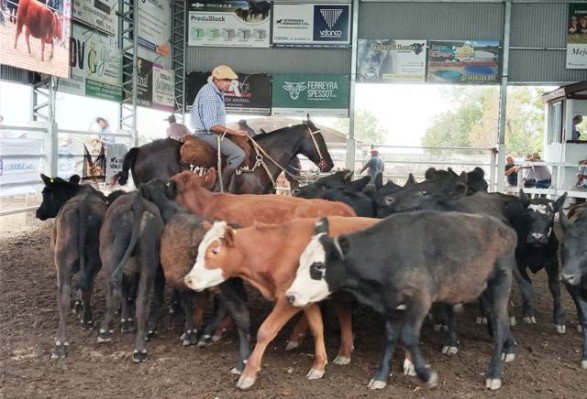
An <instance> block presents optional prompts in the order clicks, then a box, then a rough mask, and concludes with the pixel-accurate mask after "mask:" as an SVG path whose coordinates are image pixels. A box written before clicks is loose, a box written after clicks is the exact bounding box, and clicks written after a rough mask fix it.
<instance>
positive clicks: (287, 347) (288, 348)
mask: <svg viewBox="0 0 587 399" xmlns="http://www.w3.org/2000/svg"><path fill="white" fill-rule="evenodd" d="M299 347H300V343H299V342H298V341H287V345H285V351H286V352H289V351H292V350H294V349H298V348H299Z"/></svg>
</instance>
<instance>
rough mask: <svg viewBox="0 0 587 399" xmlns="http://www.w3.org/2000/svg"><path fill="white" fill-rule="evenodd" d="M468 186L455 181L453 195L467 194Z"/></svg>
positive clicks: (458, 196) (457, 196)
mask: <svg viewBox="0 0 587 399" xmlns="http://www.w3.org/2000/svg"><path fill="white" fill-rule="evenodd" d="M467 190H468V187H467V185H466V184H464V183H455V197H456V198H460V197H462V196H465V195H467Z"/></svg>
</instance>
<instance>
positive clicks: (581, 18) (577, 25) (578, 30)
mask: <svg viewBox="0 0 587 399" xmlns="http://www.w3.org/2000/svg"><path fill="white" fill-rule="evenodd" d="M566 27H567V69H587V3H570V4H569V20H568V23H567V24H566Z"/></svg>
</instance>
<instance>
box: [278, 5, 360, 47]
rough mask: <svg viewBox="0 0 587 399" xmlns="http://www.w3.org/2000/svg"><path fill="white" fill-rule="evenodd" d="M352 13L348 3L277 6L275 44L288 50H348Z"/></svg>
mask: <svg viewBox="0 0 587 399" xmlns="http://www.w3.org/2000/svg"><path fill="white" fill-rule="evenodd" d="M350 14H351V6H350V4H348V3H338V4H337V3H327V4H314V3H305V4H299V3H297V2H296V3H294V2H292V3H285V4H283V3H275V4H274V5H273V25H272V28H273V29H272V43H273V45H274V46H286V47H349V46H350V44H351V15H350Z"/></svg>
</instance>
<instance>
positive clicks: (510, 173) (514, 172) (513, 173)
mask: <svg viewBox="0 0 587 399" xmlns="http://www.w3.org/2000/svg"><path fill="white" fill-rule="evenodd" d="M518 170H520V167H519V166H517V165H516V164H515V163H514V158H513V157H512V156H511V155H508V157H507V158H506V164H505V172H504V175H505V176H506V177H507V181H508V185H509V186H510V187H516V186H517V185H518Z"/></svg>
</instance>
